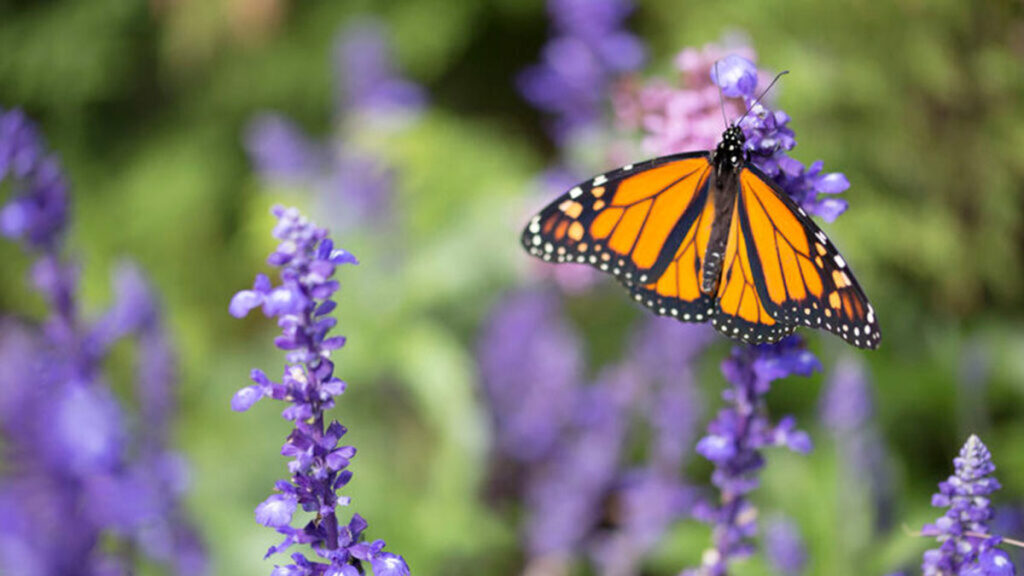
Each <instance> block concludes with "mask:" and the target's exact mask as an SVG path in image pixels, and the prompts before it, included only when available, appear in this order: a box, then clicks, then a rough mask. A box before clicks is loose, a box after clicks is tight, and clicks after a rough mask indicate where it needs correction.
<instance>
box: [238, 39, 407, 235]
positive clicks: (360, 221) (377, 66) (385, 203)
mask: <svg viewBox="0 0 1024 576" xmlns="http://www.w3.org/2000/svg"><path fill="white" fill-rule="evenodd" d="M335 44H336V49H335V50H334V55H333V56H334V65H335V70H334V72H335V77H336V82H337V102H336V106H337V108H336V111H335V112H336V115H337V116H338V120H339V121H338V122H337V125H338V126H339V127H340V129H342V131H340V132H339V134H337V135H335V137H333V139H330V140H328V141H326V142H320V141H317V140H315V139H314V138H311V137H310V136H308V135H307V134H305V133H304V132H303V130H302V129H301V128H300V127H299V126H298V125H297V124H296V123H295V122H294V121H292V120H291V119H289V118H287V117H286V116H283V115H281V114H279V113H274V112H265V113H262V114H259V115H257V116H256V117H255V118H254V119H253V120H252V121H251V122H250V124H249V126H248V127H247V129H246V130H245V135H244V145H245V149H246V151H247V153H248V155H249V159H250V162H251V163H252V165H253V167H254V168H255V170H256V172H257V173H258V174H259V176H260V177H261V178H263V179H265V180H266V181H268V182H269V183H271V184H275V185H283V186H292V187H304V188H308V189H311V190H312V191H314V192H315V193H316V196H317V199H318V201H319V203H320V204H321V206H322V208H321V210H322V211H323V212H324V213H326V214H327V218H328V219H329V220H330V221H331V222H332V223H333V224H334V225H335V226H337V227H339V228H350V227H354V226H358V225H365V224H366V222H367V221H368V220H372V221H375V222H380V221H381V220H383V219H385V218H386V217H387V215H388V214H389V213H390V210H389V208H390V196H391V190H392V188H393V185H394V183H393V181H394V175H393V170H392V168H391V167H390V166H389V165H388V163H387V162H386V161H385V160H384V159H383V158H381V157H380V156H379V155H378V154H376V153H373V152H371V151H368V150H364V149H361V148H360V147H359V146H358V145H357V144H355V143H354V142H351V141H348V140H349V138H348V136H347V135H346V134H345V133H344V131H343V129H344V128H345V127H346V125H354V124H358V123H359V122H363V121H369V122H373V123H374V125H373V126H372V127H371V129H372V130H374V131H379V130H380V127H381V125H383V124H387V123H395V121H401V120H404V119H409V118H410V117H414V116H416V114H418V113H419V111H420V110H421V109H422V108H423V106H424V105H425V103H426V94H425V92H424V90H423V89H422V88H421V87H419V86H417V85H416V84H413V83H412V82H410V81H408V80H405V79H403V78H401V77H400V76H398V75H397V73H396V72H395V71H394V69H393V66H392V62H391V56H390V52H389V49H388V43H387V39H386V37H385V34H384V28H383V26H382V25H381V24H380V23H379V22H377V21H375V20H359V21H358V22H355V23H353V24H351V25H349V26H347V27H346V28H345V29H343V30H342V31H341V32H340V33H339V35H338V38H337V40H336V42H335ZM398 123H399V124H400V123H401V122H398Z"/></svg>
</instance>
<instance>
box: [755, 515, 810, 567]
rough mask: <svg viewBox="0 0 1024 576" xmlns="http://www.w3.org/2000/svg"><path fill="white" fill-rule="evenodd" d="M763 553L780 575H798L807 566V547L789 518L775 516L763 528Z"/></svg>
mask: <svg viewBox="0 0 1024 576" xmlns="http://www.w3.org/2000/svg"><path fill="white" fill-rule="evenodd" d="M764 549H765V553H766V554H767V556H768V561H769V562H771V564H772V566H774V567H775V571H776V572H778V573H779V574H781V575H782V576H800V575H801V574H803V573H804V570H805V569H806V568H807V549H806V547H805V546H804V539H803V537H802V536H801V535H800V529H799V527H797V525H796V524H795V523H794V522H793V521H792V520H790V519H788V518H785V517H782V516H777V517H774V518H772V519H771V520H769V521H768V526H767V527H766V528H765V543H764Z"/></svg>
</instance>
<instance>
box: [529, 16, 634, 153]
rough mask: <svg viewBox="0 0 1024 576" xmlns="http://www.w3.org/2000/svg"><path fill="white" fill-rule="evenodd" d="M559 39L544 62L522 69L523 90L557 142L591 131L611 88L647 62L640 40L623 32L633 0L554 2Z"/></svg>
mask: <svg viewBox="0 0 1024 576" xmlns="http://www.w3.org/2000/svg"><path fill="white" fill-rule="evenodd" d="M548 10H549V12H550V15H551V19H552V21H553V22H554V24H555V36H554V37H553V38H552V39H551V40H549V42H548V44H547V45H546V46H545V47H544V50H543V53H542V56H541V62H540V63H539V64H535V65H533V66H531V67H529V68H527V69H526V70H523V72H522V73H520V75H519V77H518V78H517V83H518V86H519V91H520V92H521V93H522V94H523V96H524V97H525V98H526V100H528V101H529V102H530V103H531V104H533V106H534V107H536V108H537V109H538V110H541V111H542V112H545V113H547V114H549V115H551V117H552V118H551V122H552V132H553V135H554V137H555V138H556V139H557V140H559V141H565V140H567V139H569V138H570V137H571V136H573V135H574V134H576V133H578V132H580V131H582V130H585V129H587V128H592V127H593V126H594V124H595V123H596V122H597V121H598V119H599V118H600V114H601V112H602V108H603V106H604V103H605V101H606V98H607V97H608V90H609V88H610V87H611V86H612V83H613V82H614V81H615V80H616V79H617V78H619V77H620V76H622V75H623V74H625V73H627V72H631V71H633V70H636V69H637V68H638V67H639V66H640V65H641V64H642V63H643V61H644V57H645V50H644V47H643V44H642V43H641V41H640V40H639V39H638V38H637V37H635V36H633V35H632V34H630V33H629V32H627V31H626V30H625V29H624V25H625V20H626V18H627V17H628V16H629V14H630V12H632V10H633V6H632V2H630V1H629V0H550V1H549V3H548Z"/></svg>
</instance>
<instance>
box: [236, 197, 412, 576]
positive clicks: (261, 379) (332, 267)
mask: <svg viewBox="0 0 1024 576" xmlns="http://www.w3.org/2000/svg"><path fill="white" fill-rule="evenodd" d="M273 212H274V215H275V216H276V217H277V219H278V222H277V226H275V228H274V232H273V234H274V237H275V238H277V239H278V240H280V244H279V245H278V247H277V249H276V250H275V251H274V252H273V253H271V255H270V257H269V258H268V259H267V262H268V263H269V264H270V265H271V266H274V267H276V268H279V269H280V271H279V276H280V280H281V283H280V284H279V285H278V286H273V285H272V284H271V281H270V279H269V278H267V277H266V276H264V275H262V274H260V275H258V276H257V277H256V281H255V283H254V285H253V288H252V289H251V290H242V291H240V292H238V293H237V294H235V296H234V297H233V298H232V299H231V304H230V306H229V310H230V312H231V314H232V315H233V316H236V317H242V316H245V315H246V314H247V313H248V312H249V311H251V310H253V309H255V308H259V307H262V309H263V313H264V314H265V315H266V316H268V317H277V323H278V326H279V327H281V335H280V336H278V337H277V339H276V340H275V341H274V343H275V345H276V346H277V347H278V348H280V349H281V350H284V351H285V352H286V355H285V357H286V360H287V362H286V364H285V370H284V376H283V378H282V379H281V381H280V382H272V381H271V380H270V379H269V378H268V377H267V376H266V374H264V373H263V372H262V371H260V370H253V372H252V374H251V379H252V381H253V383H254V385H253V386H248V387H245V388H242V389H241V390H239V391H238V392H237V393H236V394H235V397H234V398H233V399H232V402H231V407H232V409H234V410H236V411H244V410H247V409H248V408H250V407H251V406H252V405H253V404H254V403H255V402H256V401H258V400H259V399H260V398H263V397H269V398H273V399H275V400H282V401H285V402H287V403H288V404H289V406H288V407H286V408H285V409H284V411H283V412H282V417H284V418H285V419H286V420H290V421H292V422H293V423H294V425H295V428H294V429H293V430H292V432H291V434H290V435H289V436H288V440H287V441H286V442H285V444H284V447H283V448H282V449H281V453H282V454H283V455H284V456H287V457H289V458H291V459H292V460H291V461H290V462H289V464H288V469H289V471H290V472H291V479H290V481H285V480H280V481H278V482H277V483H276V484H275V488H276V493H275V494H273V495H271V496H270V497H269V498H267V499H266V500H264V501H263V502H262V503H261V504H260V505H259V506H257V507H256V521H257V522H259V523H260V524H263V525H265V526H270V527H273V528H274V529H275V530H277V531H278V532H279V533H281V534H282V535H284V537H285V538H284V540H283V541H282V542H281V543H280V544H278V545H277V546H274V547H272V548H271V549H270V550H269V551H268V552H267V557H269V556H271V555H273V554H278V553H283V552H285V551H286V550H287V549H289V548H290V547H291V546H292V545H294V544H302V545H309V546H310V548H311V549H312V551H313V552H314V553H315V554H316V555H317V556H319V557H320V558H321V559H323V560H324V562H318V561H313V560H309V559H308V558H306V557H305V556H304V555H303V554H301V553H294V554H292V556H291V558H292V560H293V562H294V563H293V564H289V565H286V566H277V567H275V569H274V572H273V573H274V574H296V575H302V576H313V575H316V576H321V575H325V574H331V575H334V574H343V575H346V576H348V575H352V576H354V575H356V574H362V573H363V570H364V568H363V566H364V564H365V563H369V564H370V565H371V566H372V567H373V568H374V570H375V573H376V574H377V576H382V575H384V574H387V575H398V576H407V575H408V574H409V568H408V566H407V565H406V563H405V561H404V560H403V559H402V558H401V557H400V556H396V555H393V554H390V553H387V552H384V551H383V548H384V542H383V541H382V540H376V541H374V542H372V543H367V542H365V541H364V540H363V531H364V530H365V529H366V527H367V523H366V521H365V520H363V518H362V517H361V516H359V515H358V514H354V515H353V516H352V518H351V520H350V521H349V523H348V524H347V525H342V524H339V522H338V517H337V508H338V507H339V506H347V505H348V504H349V499H348V498H347V497H344V496H339V494H338V491H339V490H340V489H342V488H343V487H344V486H345V485H347V484H348V482H349V481H350V480H351V479H352V472H351V471H349V470H347V468H348V465H349V462H350V461H351V459H352V458H353V457H354V456H355V454H356V450H355V448H353V447H352V446H345V445H342V444H341V439H342V437H343V436H344V435H345V433H346V432H347V430H346V429H345V427H344V426H342V425H341V423H339V422H337V421H333V422H331V423H330V424H325V416H324V414H325V412H326V411H328V410H330V409H331V408H333V407H334V402H335V398H336V397H337V396H339V395H340V394H342V393H343V392H344V390H345V383H344V382H342V381H341V380H339V379H338V378H337V377H335V376H334V363H333V362H332V361H331V355H332V352H333V351H334V350H336V349H338V348H341V347H342V346H343V345H344V343H345V339H344V337H341V336H330V331H331V330H332V329H333V328H334V326H335V324H336V321H335V320H334V318H332V317H330V316H328V314H329V313H330V312H331V311H332V310H333V309H334V307H335V302H334V300H333V295H334V293H335V292H336V291H337V290H338V287H339V283H338V281H337V280H334V279H333V277H334V273H335V271H336V269H337V267H338V266H341V265H344V264H356V259H355V258H354V257H353V256H352V255H351V254H349V253H348V252H346V251H344V250H341V249H339V248H335V247H334V243H333V241H332V240H331V239H330V238H329V237H328V236H327V231H326V230H324V229H322V228H318V227H317V226H316V225H315V224H313V223H312V222H310V221H309V220H307V219H306V218H304V217H303V216H302V215H301V214H299V212H298V210H295V209H294V208H283V207H280V206H277V207H275V208H274V210H273ZM300 506H301V508H302V509H303V510H305V511H307V512H312V513H315V514H316V518H315V520H313V521H311V522H309V523H307V524H305V526H303V527H302V528H294V527H292V526H291V522H292V519H293V518H292V516H293V513H294V512H295V511H296V510H297V509H298V507H300ZM378 570H379V571H378Z"/></svg>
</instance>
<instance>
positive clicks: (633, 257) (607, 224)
mask: <svg viewBox="0 0 1024 576" xmlns="http://www.w3.org/2000/svg"><path fill="white" fill-rule="evenodd" d="M710 172H711V164H710V162H709V161H708V157H707V153H706V152H698V153H689V154H679V155H675V156H666V157H663V158H657V159H655V160H650V161H648V162H644V163H642V164H637V165H629V166H624V167H622V168H619V169H617V170H613V171H612V172H608V173H606V174H602V175H600V176H597V177H596V178H594V179H593V180H588V181H586V182H583V183H581V184H579V185H578V186H575V187H573V188H572V189H571V190H569V191H568V192H566V193H565V194H563V195H562V196H561V197H559V198H558V199H557V200H555V201H554V202H552V203H551V204H550V205H548V206H547V207H546V208H544V210H542V211H541V212H540V213H539V214H538V215H536V216H534V217H533V219H531V220H530V223H529V224H528V225H527V227H526V229H525V230H524V231H523V235H522V242H523V246H524V247H526V249H527V250H528V251H529V252H530V253H531V254H533V255H534V256H537V257H538V258H542V259H544V260H546V261H553V262H577V263H585V264H589V265H591V266H593V267H595V268H598V269H599V270H602V271H605V272H608V273H610V274H612V275H614V276H615V277H616V278H618V279H619V280H620V281H621V282H622V283H624V284H625V285H626V286H627V287H630V288H632V287H633V286H635V285H636V284H637V283H647V282H651V281H652V280H654V279H656V278H659V277H660V276H661V275H662V273H663V272H664V271H665V270H666V269H667V268H668V267H669V266H670V265H671V264H672V262H673V259H674V256H675V254H676V252H677V249H678V247H679V246H680V244H681V243H682V242H683V240H684V238H685V236H686V234H687V233H688V231H689V229H690V228H691V227H692V225H693V222H694V221H696V220H697V219H698V217H699V216H700V214H701V212H702V210H703V203H706V202H707V188H708V186H707V181H708V175H709V174H710Z"/></svg>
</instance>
